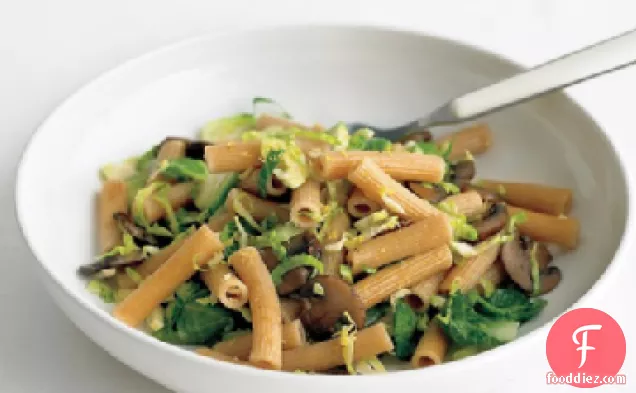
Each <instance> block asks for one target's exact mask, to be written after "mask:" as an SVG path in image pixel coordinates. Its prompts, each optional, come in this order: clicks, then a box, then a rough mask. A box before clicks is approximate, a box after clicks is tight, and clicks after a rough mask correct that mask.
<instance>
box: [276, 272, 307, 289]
mask: <svg viewBox="0 0 636 393" xmlns="http://www.w3.org/2000/svg"><path fill="white" fill-rule="evenodd" d="M308 278H309V270H308V269H307V268H306V267H302V266H301V267H297V268H295V269H292V270H290V271H288V272H287V273H285V275H284V276H283V278H282V280H281V282H280V284H278V286H277V287H276V291H277V292H278V294H279V295H289V294H290V293H292V292H294V291H296V290H297V289H298V288H300V287H302V286H303V285H305V283H306V282H307V279H308Z"/></svg>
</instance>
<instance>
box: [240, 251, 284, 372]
mask: <svg viewBox="0 0 636 393" xmlns="http://www.w3.org/2000/svg"><path fill="white" fill-rule="evenodd" d="M229 263H230V265H231V266H232V267H234V270H235V271H236V273H237V274H238V276H239V277H240V278H241V280H242V281H243V282H244V283H245V285H247V289H248V293H249V302H250V311H251V312H252V328H253V332H252V338H253V339H252V351H251V352H250V356H249V361H250V363H251V364H253V365H255V366H256V367H260V368H267V369H274V370H279V369H280V368H281V348H282V338H281V309H280V303H279V301H278V295H277V294H276V288H275V287H274V283H273V282H272V278H271V276H270V275H269V271H268V270H267V266H265V263H264V262H263V260H262V259H261V256H260V254H259V253H258V251H257V250H256V249H255V248H253V247H245V248H242V249H240V250H238V251H237V252H235V253H234V254H232V256H231V257H230V259H229Z"/></svg>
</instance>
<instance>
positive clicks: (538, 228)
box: [506, 205, 580, 250]
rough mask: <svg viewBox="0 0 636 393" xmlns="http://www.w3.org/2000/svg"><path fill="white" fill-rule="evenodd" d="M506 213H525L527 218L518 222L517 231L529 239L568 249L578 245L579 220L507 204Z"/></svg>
mask: <svg viewBox="0 0 636 393" xmlns="http://www.w3.org/2000/svg"><path fill="white" fill-rule="evenodd" d="M506 209H507V210H508V214H509V215H513V214H516V213H519V212H524V213H525V214H526V217H527V220H526V221H525V222H523V223H521V224H518V226H517V227H518V228H519V232H521V234H522V235H526V236H528V237H530V238H531V239H534V240H536V241H540V242H545V243H555V244H558V245H560V246H562V247H565V248H566V249H568V250H573V249H575V248H576V247H577V246H578V242H579V231H580V224H579V220H577V219H575V218H572V217H565V216H563V217H560V216H559V217H555V216H551V215H549V214H544V213H535V212H533V211H529V210H525V209H520V208H518V207H514V206H511V205H508V206H507V208H506Z"/></svg>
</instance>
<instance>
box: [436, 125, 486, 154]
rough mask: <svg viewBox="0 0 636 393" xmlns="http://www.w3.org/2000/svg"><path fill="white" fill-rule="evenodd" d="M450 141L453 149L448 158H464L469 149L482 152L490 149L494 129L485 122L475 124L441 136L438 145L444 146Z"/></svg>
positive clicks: (472, 151)
mask: <svg viewBox="0 0 636 393" xmlns="http://www.w3.org/2000/svg"><path fill="white" fill-rule="evenodd" d="M449 141H450V142H451V143H452V150H451V152H450V154H449V157H448V158H449V159H451V160H456V159H460V158H464V157H465V156H466V152H467V151H468V152H470V153H472V154H481V153H483V152H485V151H486V150H488V149H489V148H490V146H491V145H492V131H491V130H490V128H489V127H488V125H487V124H485V123H481V124H475V125H473V126H470V127H466V128H464V129H461V130H459V131H457V132H454V133H452V134H449V135H446V136H443V137H441V138H439V139H438V140H437V145H438V146H443V145H444V144H445V143H446V142H449Z"/></svg>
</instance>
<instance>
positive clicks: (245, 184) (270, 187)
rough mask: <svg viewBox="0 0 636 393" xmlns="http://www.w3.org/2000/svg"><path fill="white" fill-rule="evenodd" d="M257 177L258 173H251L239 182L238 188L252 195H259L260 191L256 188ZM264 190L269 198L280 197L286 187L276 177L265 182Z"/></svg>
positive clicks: (285, 190)
mask: <svg viewBox="0 0 636 393" xmlns="http://www.w3.org/2000/svg"><path fill="white" fill-rule="evenodd" d="M258 177H259V171H252V173H250V174H249V176H247V177H246V178H244V179H242V180H241V182H240V183H239V187H241V188H242V189H244V190H246V191H249V192H251V193H252V194H256V195H258V194H259V193H260V189H259V188H258ZM266 188H267V195H271V196H281V195H283V194H284V193H286V192H287V187H286V186H285V185H284V184H283V183H282V182H281V181H280V180H278V179H277V178H276V176H270V178H269V179H268V181H267V185H266Z"/></svg>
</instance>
